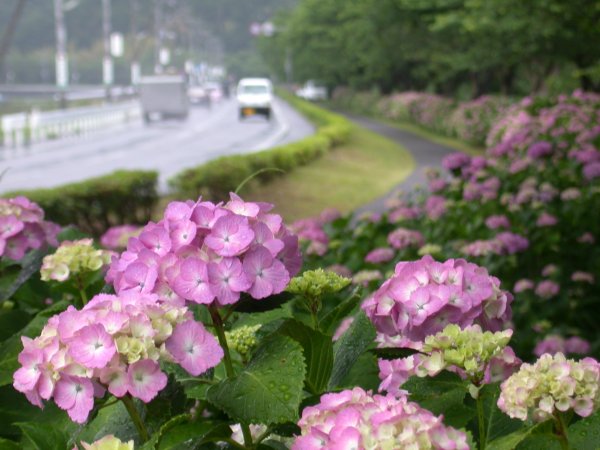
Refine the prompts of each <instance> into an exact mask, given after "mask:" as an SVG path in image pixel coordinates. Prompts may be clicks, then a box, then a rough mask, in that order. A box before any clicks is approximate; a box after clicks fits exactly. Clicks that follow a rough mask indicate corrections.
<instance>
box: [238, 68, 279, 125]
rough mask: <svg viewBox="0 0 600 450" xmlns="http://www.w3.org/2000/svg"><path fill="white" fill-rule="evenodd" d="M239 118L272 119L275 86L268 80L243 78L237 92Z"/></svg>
mask: <svg viewBox="0 0 600 450" xmlns="http://www.w3.org/2000/svg"><path fill="white" fill-rule="evenodd" d="M236 97H237V102H238V111H239V118H240V119H244V118H245V117H249V116H254V115H256V114H260V115H264V116H265V117H266V119H267V120H270V118H271V110H272V103H273V85H272V84H271V81H269V80H268V79H267V78H242V79H241V80H240V81H239V83H238V85H237V90H236Z"/></svg>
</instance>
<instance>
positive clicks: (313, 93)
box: [296, 80, 327, 101]
mask: <svg viewBox="0 0 600 450" xmlns="http://www.w3.org/2000/svg"><path fill="white" fill-rule="evenodd" d="M296 95H297V96H298V97H300V98H303V99H305V100H310V101H319V100H327V88H326V87H325V86H323V85H321V84H319V83H317V82H316V81H313V80H310V81H307V82H306V83H305V84H304V86H302V87H301V88H300V89H298V90H297V91H296Z"/></svg>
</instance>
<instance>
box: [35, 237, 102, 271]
mask: <svg viewBox="0 0 600 450" xmlns="http://www.w3.org/2000/svg"><path fill="white" fill-rule="evenodd" d="M112 254H113V253H112V252H109V251H106V250H98V249H95V248H94V241H93V240H92V239H80V240H78V241H64V242H61V244H60V246H59V247H58V249H57V250H56V252H54V253H53V254H52V255H47V256H45V257H44V260H43V262H42V268H41V278H42V280H44V281H49V280H56V281H65V280H67V279H68V278H69V277H70V276H71V275H74V274H80V273H86V272H95V271H96V270H99V269H101V268H102V266H105V265H107V264H109V263H110V260H111V256H112Z"/></svg>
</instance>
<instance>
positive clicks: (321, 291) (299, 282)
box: [287, 269, 351, 298]
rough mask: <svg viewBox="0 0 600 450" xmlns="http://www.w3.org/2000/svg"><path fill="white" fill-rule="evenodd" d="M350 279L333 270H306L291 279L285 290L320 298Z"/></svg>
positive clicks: (344, 284)
mask: <svg viewBox="0 0 600 450" xmlns="http://www.w3.org/2000/svg"><path fill="white" fill-rule="evenodd" d="M350 281H351V280H350V279H348V278H345V277H342V276H340V275H338V274H337V273H335V272H330V271H326V270H323V269H316V270H307V271H305V272H303V273H302V275H301V276H299V277H296V278H293V279H292V281H291V282H290V284H289V286H288V288H287V291H288V292H290V293H292V294H296V295H301V296H303V297H306V298H320V297H322V296H323V295H327V294H333V293H335V292H339V291H341V290H342V289H344V288H345V287H346V286H348V285H349V284H350Z"/></svg>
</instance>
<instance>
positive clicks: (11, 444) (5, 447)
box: [0, 438, 23, 450]
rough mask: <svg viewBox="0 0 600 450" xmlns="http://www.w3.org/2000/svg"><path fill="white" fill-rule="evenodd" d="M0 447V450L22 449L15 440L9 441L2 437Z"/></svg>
mask: <svg viewBox="0 0 600 450" xmlns="http://www.w3.org/2000/svg"><path fill="white" fill-rule="evenodd" d="M0 448H1V449H2V450H23V447H22V446H21V445H19V444H17V443H16V442H15V441H9V440H8V439H4V438H0Z"/></svg>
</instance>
